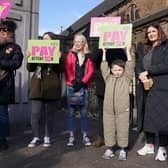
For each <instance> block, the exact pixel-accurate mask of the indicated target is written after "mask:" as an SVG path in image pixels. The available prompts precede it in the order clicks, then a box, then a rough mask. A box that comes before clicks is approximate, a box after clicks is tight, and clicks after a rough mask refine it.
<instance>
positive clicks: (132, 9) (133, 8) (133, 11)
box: [127, 3, 139, 22]
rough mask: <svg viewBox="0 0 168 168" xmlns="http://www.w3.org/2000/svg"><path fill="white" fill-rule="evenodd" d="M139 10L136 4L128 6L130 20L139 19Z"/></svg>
mask: <svg viewBox="0 0 168 168" xmlns="http://www.w3.org/2000/svg"><path fill="white" fill-rule="evenodd" d="M138 18H139V15H138V10H137V5H136V4H134V3H133V4H131V5H129V6H128V18H127V19H128V22H133V21H134V20H136V19H138Z"/></svg>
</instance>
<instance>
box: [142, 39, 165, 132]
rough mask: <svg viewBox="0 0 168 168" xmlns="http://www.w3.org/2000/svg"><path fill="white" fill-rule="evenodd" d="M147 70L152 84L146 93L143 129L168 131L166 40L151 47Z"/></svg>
mask: <svg viewBox="0 0 168 168" xmlns="http://www.w3.org/2000/svg"><path fill="white" fill-rule="evenodd" d="M148 72H149V74H150V76H151V77H152V79H153V82H154V84H153V87H152V88H151V89H150V91H149V93H148V95H147V101H146V108H145V118H144V130H145V131H148V132H153V133H156V134H158V133H168V40H165V41H163V42H162V43H161V45H160V46H156V47H155V48H154V49H153V52H152V60H151V66H150V67H149V69H148Z"/></svg>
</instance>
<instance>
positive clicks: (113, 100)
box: [101, 47, 134, 160]
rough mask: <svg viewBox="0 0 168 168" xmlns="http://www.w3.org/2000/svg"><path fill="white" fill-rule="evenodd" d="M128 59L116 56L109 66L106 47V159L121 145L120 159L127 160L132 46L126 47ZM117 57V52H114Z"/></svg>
mask: <svg viewBox="0 0 168 168" xmlns="http://www.w3.org/2000/svg"><path fill="white" fill-rule="evenodd" d="M126 55H127V62H126V63H125V62H124V61H123V60H121V59H116V60H114V61H113V62H112V63H111V66H110V67H109V66H108V63H107V60H106V49H103V57H102V63H101V71H102V75H103V79H104V81H105V96H104V105H103V126H104V138H105V146H106V147H107V150H106V151H105V153H104V154H103V156H102V157H103V158H104V159H110V158H111V157H113V156H114V155H115V151H114V149H113V148H114V146H116V145H118V147H119V148H120V152H119V158H118V159H119V160H126V159H127V154H126V150H125V149H126V147H128V135H129V105H130V102H129V101H130V98H129V90H130V89H129V88H130V83H131V80H132V77H133V70H134V68H133V61H131V54H130V48H129V47H127V48H126ZM111 57H113V55H111Z"/></svg>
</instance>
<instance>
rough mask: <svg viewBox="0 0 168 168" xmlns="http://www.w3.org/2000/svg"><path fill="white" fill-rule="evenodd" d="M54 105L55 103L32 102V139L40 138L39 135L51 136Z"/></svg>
mask: <svg viewBox="0 0 168 168" xmlns="http://www.w3.org/2000/svg"><path fill="white" fill-rule="evenodd" d="M56 104H57V102H56V101H39V100H32V112H31V126H32V130H33V135H34V137H40V136H41V134H44V136H47V137H50V136H51V132H52V129H53V119H54V113H55V111H56V109H57V108H56V107H55V105H56Z"/></svg>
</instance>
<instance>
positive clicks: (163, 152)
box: [155, 147, 167, 161]
mask: <svg viewBox="0 0 168 168" xmlns="http://www.w3.org/2000/svg"><path fill="white" fill-rule="evenodd" d="M166 158H167V151H166V148H165V147H159V149H158V152H157V155H156V157H155V160H159V161H165V160H166Z"/></svg>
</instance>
